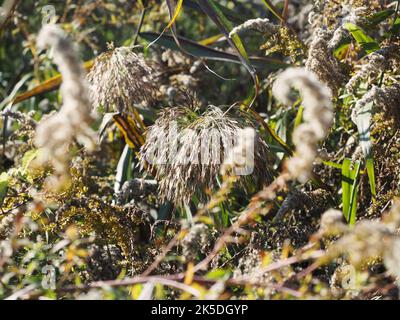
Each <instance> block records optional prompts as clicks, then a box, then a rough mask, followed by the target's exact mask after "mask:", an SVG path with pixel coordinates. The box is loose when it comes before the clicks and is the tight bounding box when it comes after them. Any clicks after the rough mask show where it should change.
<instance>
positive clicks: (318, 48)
mask: <svg viewBox="0 0 400 320" xmlns="http://www.w3.org/2000/svg"><path fill="white" fill-rule="evenodd" d="M330 39H331V33H330V32H328V31H326V30H323V29H318V30H316V31H315V34H314V38H313V41H312V42H311V44H310V47H309V51H308V58H307V61H306V64H305V65H306V68H307V70H310V71H312V72H313V73H314V74H316V75H317V77H318V79H319V80H320V81H321V82H322V83H325V84H326V85H327V86H328V87H329V88H330V89H331V91H332V93H333V95H334V96H335V95H336V94H337V92H338V91H339V89H340V87H341V85H342V84H343V82H344V81H345V76H344V75H343V74H342V72H341V70H340V66H339V63H338V61H337V60H336V58H335V57H334V56H333V55H332V52H331V48H330V46H329V40H330Z"/></svg>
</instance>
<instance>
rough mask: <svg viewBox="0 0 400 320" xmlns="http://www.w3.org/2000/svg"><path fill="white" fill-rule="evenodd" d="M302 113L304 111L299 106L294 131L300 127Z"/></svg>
mask: <svg viewBox="0 0 400 320" xmlns="http://www.w3.org/2000/svg"><path fill="white" fill-rule="evenodd" d="M303 111H304V107H303V106H299V110H297V114H296V118H295V119H294V127H293V129H296V128H297V127H298V126H299V125H300V123H301V121H302V120H303Z"/></svg>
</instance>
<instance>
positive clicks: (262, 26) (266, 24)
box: [229, 18, 280, 38]
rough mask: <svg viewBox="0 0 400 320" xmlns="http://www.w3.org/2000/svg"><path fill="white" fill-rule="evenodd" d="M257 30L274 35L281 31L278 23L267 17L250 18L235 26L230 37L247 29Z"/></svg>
mask: <svg viewBox="0 0 400 320" xmlns="http://www.w3.org/2000/svg"><path fill="white" fill-rule="evenodd" d="M249 29H252V30H257V31H259V32H262V33H264V34H268V35H272V34H274V33H276V32H278V31H279V29H280V27H279V26H278V25H275V24H273V23H272V22H270V21H269V19H267V18H264V19H262V18H257V19H250V20H247V21H245V22H243V23H242V24H240V25H238V26H236V27H234V28H233V29H232V31H231V32H230V33H229V37H230V38H232V36H233V35H234V34H238V33H240V32H242V31H245V30H249Z"/></svg>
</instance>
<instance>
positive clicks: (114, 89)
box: [87, 47, 156, 115]
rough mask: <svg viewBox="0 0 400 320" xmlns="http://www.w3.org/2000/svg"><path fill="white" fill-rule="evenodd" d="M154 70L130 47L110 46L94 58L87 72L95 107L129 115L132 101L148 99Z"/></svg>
mask: <svg viewBox="0 0 400 320" xmlns="http://www.w3.org/2000/svg"><path fill="white" fill-rule="evenodd" d="M153 76H154V72H153V70H152V69H151V68H150V67H149V66H148V65H147V64H146V62H145V61H144V59H143V58H141V57H140V56H138V55H137V54H136V53H134V52H133V51H132V48H128V47H119V48H115V49H113V48H111V50H110V51H108V52H105V53H102V54H101V55H99V56H98V57H97V58H96V60H95V61H94V65H93V67H92V68H91V70H90V72H89V73H88V75H87V79H88V81H89V84H90V97H91V100H92V102H93V104H94V106H95V107H96V108H104V110H105V111H106V112H108V111H109V110H113V111H118V112H120V113H121V114H123V115H130V114H131V113H132V110H133V108H134V105H135V104H141V103H148V104H150V103H152V102H153V100H154V97H155V92H156V85H155V83H154V79H153Z"/></svg>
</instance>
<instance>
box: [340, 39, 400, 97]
mask: <svg viewBox="0 0 400 320" xmlns="http://www.w3.org/2000/svg"><path fill="white" fill-rule="evenodd" d="M398 49H399V48H398V46H396V45H392V46H389V47H384V48H381V49H379V50H377V51H375V52H373V53H371V54H370V55H368V56H367V61H368V62H367V63H366V64H364V65H363V66H362V67H361V69H360V70H359V71H358V72H357V73H356V74H355V75H354V76H353V77H352V78H351V79H350V80H349V81H348V82H347V84H346V89H347V90H349V91H350V92H354V89H355V88H356V86H357V84H358V83H359V82H360V81H361V80H365V79H367V78H368V77H375V76H377V75H379V74H380V73H381V72H383V71H384V70H385V69H386V68H387V67H388V65H389V64H395V63H396V55H397V52H398Z"/></svg>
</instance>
